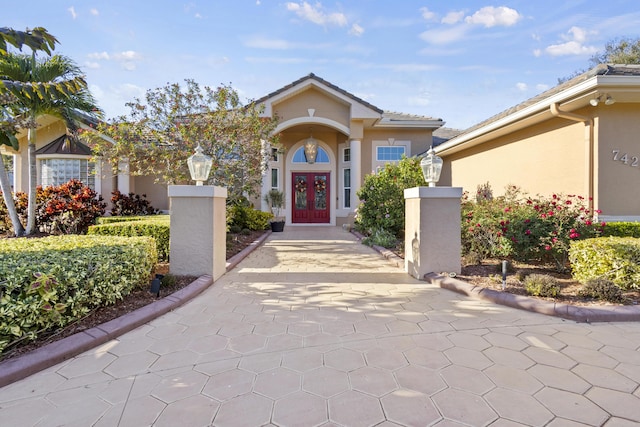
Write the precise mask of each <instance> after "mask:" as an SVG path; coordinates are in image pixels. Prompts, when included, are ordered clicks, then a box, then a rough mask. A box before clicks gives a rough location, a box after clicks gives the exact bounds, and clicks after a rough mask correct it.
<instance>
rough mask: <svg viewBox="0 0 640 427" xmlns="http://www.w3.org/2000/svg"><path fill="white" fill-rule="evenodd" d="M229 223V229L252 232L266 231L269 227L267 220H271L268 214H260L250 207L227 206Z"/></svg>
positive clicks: (271, 216)
mask: <svg viewBox="0 0 640 427" xmlns="http://www.w3.org/2000/svg"><path fill="white" fill-rule="evenodd" d="M227 210H228V212H229V215H230V216H231V222H230V223H229V227H240V229H241V230H242V229H245V228H248V229H249V230H252V231H257V230H266V229H267V228H268V227H269V220H271V218H273V214H272V213H270V212H262V211H259V210H257V209H254V208H252V207H250V206H243V205H233V206H227Z"/></svg>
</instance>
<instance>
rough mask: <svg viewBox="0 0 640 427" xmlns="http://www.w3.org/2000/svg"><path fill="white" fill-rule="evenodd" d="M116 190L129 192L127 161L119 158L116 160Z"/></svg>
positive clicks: (129, 179)
mask: <svg viewBox="0 0 640 427" xmlns="http://www.w3.org/2000/svg"><path fill="white" fill-rule="evenodd" d="M118 191H119V192H120V193H122V194H125V195H126V194H129V193H130V192H131V177H130V176H129V162H128V161H126V160H121V161H119V162H118Z"/></svg>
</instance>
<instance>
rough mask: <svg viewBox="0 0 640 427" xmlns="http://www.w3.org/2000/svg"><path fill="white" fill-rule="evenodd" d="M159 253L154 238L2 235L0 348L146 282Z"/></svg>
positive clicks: (32, 335) (117, 296) (107, 301)
mask: <svg viewBox="0 0 640 427" xmlns="http://www.w3.org/2000/svg"><path fill="white" fill-rule="evenodd" d="M157 256H158V255H157V253H156V244H155V241H154V240H153V239H152V238H150V237H137V238H123V237H103V236H49V237H44V238H29V239H27V238H22V239H0V352H2V351H3V349H5V348H6V347H7V346H8V345H10V344H11V343H12V342H15V341H17V340H21V339H34V338H36V337H37V335H38V333H41V332H43V331H46V330H49V329H53V328H55V327H59V326H64V325H66V324H68V323H71V322H73V321H74V320H76V319H79V318H81V317H83V316H84V315H86V314H87V313H88V312H89V311H90V310H91V309H92V308H94V307H98V306H101V305H108V304H113V303H114V302H116V301H117V300H119V299H122V298H123V296H125V295H127V294H129V293H130V292H131V291H132V290H133V289H134V288H136V287H139V286H146V285H147V284H148V283H149V279H150V275H151V272H152V269H153V267H154V266H155V263H156V260H157Z"/></svg>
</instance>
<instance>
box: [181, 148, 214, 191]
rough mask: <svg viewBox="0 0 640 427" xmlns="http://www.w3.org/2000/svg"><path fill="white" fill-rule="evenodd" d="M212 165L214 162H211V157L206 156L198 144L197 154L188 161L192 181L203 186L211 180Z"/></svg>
mask: <svg viewBox="0 0 640 427" xmlns="http://www.w3.org/2000/svg"><path fill="white" fill-rule="evenodd" d="M212 164H213V160H211V157H209V156H207V155H206V154H204V153H203V152H202V147H200V144H198V146H197V147H196V152H195V154H193V155H192V156H191V157H189V158H188V159H187V165H188V166H189V173H190V174H191V179H192V180H194V181H195V182H196V185H202V183H203V182H204V181H206V180H208V179H209V172H211V165H212Z"/></svg>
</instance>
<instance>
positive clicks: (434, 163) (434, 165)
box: [420, 146, 443, 187]
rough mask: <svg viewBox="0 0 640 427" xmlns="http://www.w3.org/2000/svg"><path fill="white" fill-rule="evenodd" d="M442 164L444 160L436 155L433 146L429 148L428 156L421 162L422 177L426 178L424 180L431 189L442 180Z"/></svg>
mask: <svg viewBox="0 0 640 427" xmlns="http://www.w3.org/2000/svg"><path fill="white" fill-rule="evenodd" d="M442 163H443V161H442V158H441V157H438V156H437V155H436V153H435V151H433V146H432V147H431V148H429V151H427V155H426V156H424V157H423V158H422V160H421V161H420V167H421V168H422V176H424V180H425V181H426V182H427V184H429V187H435V186H436V182H438V181H439V180H440V173H441V172H442Z"/></svg>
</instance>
